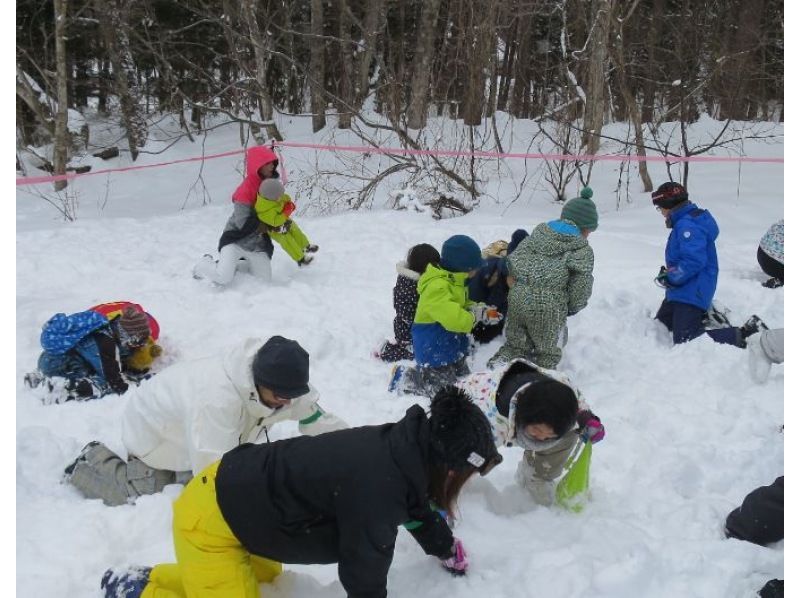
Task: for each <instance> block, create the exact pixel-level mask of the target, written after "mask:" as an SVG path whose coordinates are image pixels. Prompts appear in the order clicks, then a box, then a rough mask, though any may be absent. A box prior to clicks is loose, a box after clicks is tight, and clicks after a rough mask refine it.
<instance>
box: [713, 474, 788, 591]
mask: <svg viewBox="0 0 800 598" xmlns="http://www.w3.org/2000/svg"><path fill="white" fill-rule="evenodd" d="M725 536H726V537H728V538H735V539H737V540H744V541H745V542H752V543H753V544H758V545H760V546H766V545H767V544H772V543H773V542H779V541H781V540H783V476H780V477H779V478H776V479H775V481H774V482H772V484H770V485H769V486H761V487H759V488H756V489H755V490H753V491H752V492H751V493H750V494H748V495H747V496H745V497H744V500H743V501H742V504H741V506H739V507H736V508H735V509H734V510H733V511H731V512H730V513H729V514H728V517H727V519H726V520H725ZM758 595H759V596H761V597H762V598H778V597H782V596H783V580H782V579H771V580H769V581H768V582H767V583H766V584H765V585H764V587H763V588H761V589H760V590H759V592H758Z"/></svg>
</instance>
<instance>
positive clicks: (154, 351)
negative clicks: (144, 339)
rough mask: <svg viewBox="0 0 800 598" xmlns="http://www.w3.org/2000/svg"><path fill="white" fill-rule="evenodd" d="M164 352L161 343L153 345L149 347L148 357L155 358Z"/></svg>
mask: <svg viewBox="0 0 800 598" xmlns="http://www.w3.org/2000/svg"><path fill="white" fill-rule="evenodd" d="M163 352H164V349H162V348H161V345H153V346H152V347H150V357H152V358H153V359H155V358H156V357H159V356H160V355H161V354H162V353H163Z"/></svg>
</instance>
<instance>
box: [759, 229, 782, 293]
mask: <svg viewBox="0 0 800 598" xmlns="http://www.w3.org/2000/svg"><path fill="white" fill-rule="evenodd" d="M756 259H758V265H759V266H761V270H763V272H764V274H766V275H767V276H770V277H771V278H770V279H769V280H767V281H766V282H763V283H761V286H763V287H767V288H768V289H776V288H778V287H782V286H783V218H781V219H780V220H778V222H776V223H775V224H773V225H772V226H770V227H769V230H768V231H767V232H765V233H764V236H763V237H761V241H759V243H758V251H757V252H756Z"/></svg>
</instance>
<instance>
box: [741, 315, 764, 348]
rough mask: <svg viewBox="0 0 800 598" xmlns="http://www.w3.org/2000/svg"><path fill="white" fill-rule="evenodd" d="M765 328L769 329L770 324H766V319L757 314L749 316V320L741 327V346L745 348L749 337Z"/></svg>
mask: <svg viewBox="0 0 800 598" xmlns="http://www.w3.org/2000/svg"><path fill="white" fill-rule="evenodd" d="M763 330H769V326H767V325H766V324H764V320H762V319H761V318H759V317H758V316H757V315H755V314H753V315H752V316H750V317H749V318H747V321H746V322H745V323H744V324H742V325H741V326H740V327H739V333H740V334H741V345H740V346H741V347H742V348H743V349H744V348H745V347H747V342H746V341H747V339H748V338H749V337H751V336H753V335H754V334H756V333H757V332H761V331H763Z"/></svg>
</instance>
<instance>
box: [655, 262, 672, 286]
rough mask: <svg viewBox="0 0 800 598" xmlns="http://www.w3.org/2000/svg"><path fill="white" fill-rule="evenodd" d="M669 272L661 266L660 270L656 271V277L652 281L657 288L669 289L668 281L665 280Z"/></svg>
mask: <svg viewBox="0 0 800 598" xmlns="http://www.w3.org/2000/svg"><path fill="white" fill-rule="evenodd" d="M668 273H669V270H667V267H666V266H661V269H660V270H659V271H658V275H657V276H656V277H655V278H654V279H653V282H655V283H656V284H657V285H658V286H660V287H661V288H664V289H668V288H671V287H672V285H671V284H669V280H668V279H667V274H668Z"/></svg>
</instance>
